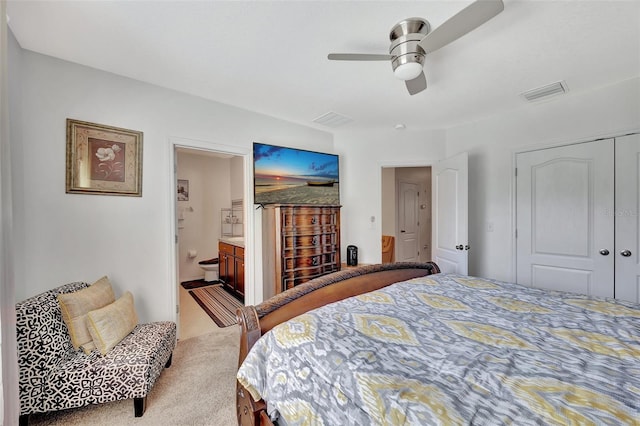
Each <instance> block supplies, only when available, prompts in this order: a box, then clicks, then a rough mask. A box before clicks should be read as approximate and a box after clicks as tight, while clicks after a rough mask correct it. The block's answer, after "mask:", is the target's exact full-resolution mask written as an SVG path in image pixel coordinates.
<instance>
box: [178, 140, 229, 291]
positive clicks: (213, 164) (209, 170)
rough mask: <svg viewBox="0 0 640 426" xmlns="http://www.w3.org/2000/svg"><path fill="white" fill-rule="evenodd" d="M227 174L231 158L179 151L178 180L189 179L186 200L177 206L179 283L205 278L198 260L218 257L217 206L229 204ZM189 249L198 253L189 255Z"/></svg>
mask: <svg viewBox="0 0 640 426" xmlns="http://www.w3.org/2000/svg"><path fill="white" fill-rule="evenodd" d="M230 176H231V159H230V158H220V157H212V156H208V155H204V154H197V153H185V152H178V179H186V180H188V181H189V200H188V201H178V202H177V209H176V210H177V214H178V247H179V250H178V259H179V262H178V269H179V277H180V278H179V279H180V282H184V281H190V280H195V279H200V278H202V277H204V271H203V270H202V268H200V266H198V262H199V261H201V260H206V259H211V258H213V257H218V239H219V238H220V234H221V225H220V209H222V208H230V207H231V185H230V182H231V177H230ZM181 217H182V219H180V218H181ZM189 250H195V251H196V252H197V253H198V254H197V256H196V257H195V258H191V257H189V256H188V251H189Z"/></svg>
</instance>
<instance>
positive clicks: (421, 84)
mask: <svg viewBox="0 0 640 426" xmlns="http://www.w3.org/2000/svg"><path fill="white" fill-rule="evenodd" d="M405 84H406V85H407V90H408V91H409V94H410V95H415V94H416V93H420V92H422V91H423V90H424V89H426V88H427V78H426V77H425V76H424V72H421V73H420V75H419V76H417V77H416V78H414V79H413V80H407V81H405Z"/></svg>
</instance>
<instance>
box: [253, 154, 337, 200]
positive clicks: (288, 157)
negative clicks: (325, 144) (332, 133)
mask: <svg viewBox="0 0 640 426" xmlns="http://www.w3.org/2000/svg"><path fill="white" fill-rule="evenodd" d="M253 161H254V169H253V171H254V202H255V203H256V204H274V203H276V204H329V205H337V204H340V190H339V172H338V169H339V167H338V166H339V164H338V156H337V155H334V154H325V153H321V152H314V151H306V150H302V149H294V148H285V147H280V146H274V145H266V144H262V143H257V142H256V143H254V144H253Z"/></svg>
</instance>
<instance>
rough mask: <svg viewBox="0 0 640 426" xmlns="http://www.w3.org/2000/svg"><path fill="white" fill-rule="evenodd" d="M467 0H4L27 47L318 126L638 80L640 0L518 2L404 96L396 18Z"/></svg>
mask: <svg viewBox="0 0 640 426" xmlns="http://www.w3.org/2000/svg"><path fill="white" fill-rule="evenodd" d="M470 3H471V2H470V1H460V2H458V1H408V2H398V1H295V2H292V1H275V2H267V1H229V2H221V1H161V0H157V1H148V2H147V1H131V0H129V1H89V0H85V1H51V0H50V1H32V0H9V1H8V2H7V14H8V16H9V17H10V22H9V26H10V28H11V30H12V31H13V33H14V34H15V36H16V38H17V40H18V42H19V43H20V45H21V46H22V47H23V48H24V49H28V50H32V51H35V52H39V53H43V54H46V55H51V56H55V57H59V58H62V59H66V60H68V61H72V62H76V63H79V64H83V65H87V66H90V67H94V68H98V69H102V70H105V71H109V72H113V73H116V74H120V75H123V76H127V77H131V78H134V79H137V80H142V81H146V82H149V83H153V84H156V85H159V86H163V87H167V88H171V89H175V90H178V91H181V92H186V93H190V94H193V95H197V96H201V97H203V98H208V99H212V100H215V101H219V102H222V103H225V104H230V105H234V106H238V107H241V108H245V109H248V110H252V111H257V112H261V113H264V114H268V115H271V116H275V117H279V118H283V119H286V120H290V121H293V122H297V123H301V124H304V125H308V126H312V127H316V128H319V129H324V130H331V129H329V128H327V127H324V126H320V125H317V124H315V123H312V120H313V119H314V118H316V117H318V116H320V115H322V114H324V113H326V112H329V111H334V112H337V113H340V114H344V115H346V116H349V117H351V118H353V119H354V121H353V122H352V123H350V124H347V125H345V126H343V127H340V128H339V129H338V131H339V130H340V129H353V128H362V127H366V128H378V127H388V128H391V127H393V126H394V125H395V124H397V123H404V124H406V126H407V128H411V129H418V128H446V127H450V126H453V125H456V124H460V123H463V122H468V121H472V120H475V119H478V118H481V117H485V116H489V115H493V114H499V113H501V112H504V111H505V110H510V109H513V108H517V107H519V106H523V105H524V104H525V103H526V102H525V101H524V100H523V99H522V98H521V97H520V96H519V94H520V93H521V92H523V91H525V90H529V89H532V88H535V87H538V86H541V85H545V84H549V83H552V82H556V81H559V80H564V81H566V83H567V85H568V87H569V90H570V92H569V95H571V94H573V93H577V92H580V91H585V90H590V89H592V88H596V87H601V86H605V85H608V84H611V83H615V82H618V81H622V80H626V79H629V78H633V77H637V76H640V1H623V2H622V1H585V0H573V1H533V0H528V1H514V0H505V10H504V12H502V13H501V14H499V15H498V16H496V17H495V18H493V19H492V20H490V21H489V22H488V23H486V24H484V25H483V26H481V27H479V28H478V29H476V30H474V31H473V32H471V33H469V34H467V35H466V36H464V37H462V38H460V39H459V40H457V41H455V42H454V43H452V44H450V45H448V46H446V47H444V48H442V49H440V50H438V51H436V52H434V53H433V54H430V55H428V56H427V58H426V64H425V73H426V75H427V81H428V84H429V87H428V88H427V90H426V91H424V92H422V93H419V94H417V95H415V96H410V95H409V94H408V93H407V91H406V89H405V87H404V83H403V82H402V81H400V80H397V79H396V78H395V77H394V76H393V73H392V70H391V65H390V64H389V63H386V62H335V61H329V60H327V54H328V53H330V52H338V53H340V52H346V53H355V52H358V53H388V48H389V39H388V34H389V31H390V29H391V27H392V26H393V25H394V24H395V23H396V22H398V21H400V20H402V19H405V18H408V17H413V16H418V17H423V18H426V19H427V20H428V21H429V22H430V23H431V27H432V28H435V27H437V26H439V25H440V24H441V23H442V22H444V21H445V20H446V19H447V18H449V17H450V16H452V15H454V14H455V13H457V12H458V11H460V10H461V9H463V8H464V7H465V6H467V5H468V4H470Z"/></svg>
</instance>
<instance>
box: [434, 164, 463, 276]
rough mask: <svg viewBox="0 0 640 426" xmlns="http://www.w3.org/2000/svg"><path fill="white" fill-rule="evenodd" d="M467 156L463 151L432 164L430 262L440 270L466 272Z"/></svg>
mask: <svg viewBox="0 0 640 426" xmlns="http://www.w3.org/2000/svg"><path fill="white" fill-rule="evenodd" d="M468 163H469V157H468V154H467V153H466V152H463V153H460V154H458V155H456V156H454V157H451V158H447V159H446V160H442V161H440V162H439V163H438V164H436V165H435V166H432V175H431V176H432V178H431V196H432V199H433V202H432V203H431V204H432V216H433V222H432V223H433V225H432V227H433V235H432V240H433V244H432V247H433V254H432V257H433V261H434V262H436V264H438V266H439V267H440V270H441V271H442V272H456V273H458V274H463V275H467V273H468V265H469V260H468V253H469V252H468V250H469V246H468V244H469V240H468V238H469V237H468V226H469V225H468V220H467V217H468V213H467V210H468V205H469V200H468V194H469V178H468V176H469V170H468V169H469V167H468Z"/></svg>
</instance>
